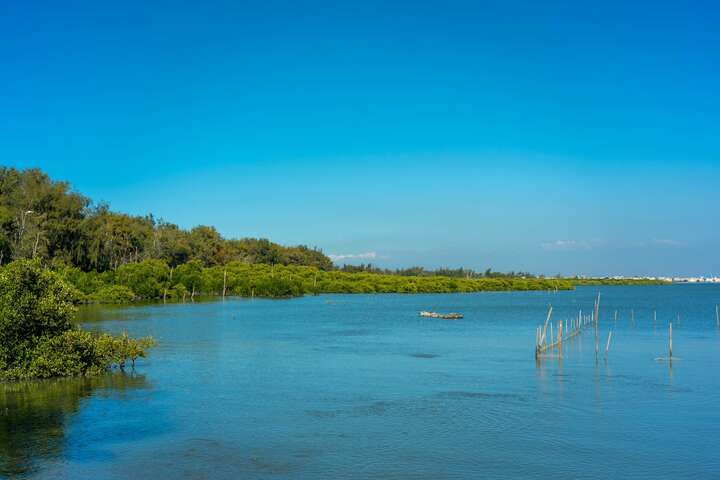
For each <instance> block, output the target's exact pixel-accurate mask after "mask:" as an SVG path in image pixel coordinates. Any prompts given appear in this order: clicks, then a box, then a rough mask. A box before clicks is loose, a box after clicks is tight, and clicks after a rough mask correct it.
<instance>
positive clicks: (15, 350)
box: [0, 260, 154, 380]
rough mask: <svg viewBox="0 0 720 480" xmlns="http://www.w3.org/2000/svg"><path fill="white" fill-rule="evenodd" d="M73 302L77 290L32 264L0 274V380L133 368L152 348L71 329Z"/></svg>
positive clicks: (19, 264)
mask: <svg viewBox="0 0 720 480" xmlns="http://www.w3.org/2000/svg"><path fill="white" fill-rule="evenodd" d="M77 300H78V296H77V290H76V289H75V288H73V287H72V286H71V285H69V284H67V283H66V282H65V281H63V280H62V279H61V278H60V276H59V275H58V274H56V273H54V272H52V271H50V270H48V269H45V268H43V267H41V266H40V264H39V262H38V261H32V260H19V261H16V262H13V263H11V264H9V265H7V266H5V267H3V268H2V269H0V380H14V379H24V378H49V377H62V376H79V375H97V374H100V373H102V372H105V371H107V370H108V369H110V368H111V367H113V366H117V367H119V368H121V369H122V368H124V367H125V365H126V363H127V362H130V363H132V364H133V365H134V364H135V360H136V359H137V358H140V357H144V356H145V354H146V350H147V349H148V348H149V347H151V346H152V345H153V343H154V342H153V340H152V339H151V338H144V339H139V340H136V339H132V338H130V337H128V335H127V334H123V335H122V336H119V337H115V336H112V335H108V334H93V333H90V332H87V331H84V330H81V329H79V328H77V327H76V326H75V325H74V324H73V323H72V319H73V315H74V314H75V303H76V302H77Z"/></svg>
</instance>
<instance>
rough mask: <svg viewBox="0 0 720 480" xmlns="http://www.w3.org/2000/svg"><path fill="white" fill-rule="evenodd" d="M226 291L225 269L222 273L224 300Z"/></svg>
mask: <svg viewBox="0 0 720 480" xmlns="http://www.w3.org/2000/svg"><path fill="white" fill-rule="evenodd" d="M226 289H227V269H226V270H225V271H224V272H223V298H225V291H226Z"/></svg>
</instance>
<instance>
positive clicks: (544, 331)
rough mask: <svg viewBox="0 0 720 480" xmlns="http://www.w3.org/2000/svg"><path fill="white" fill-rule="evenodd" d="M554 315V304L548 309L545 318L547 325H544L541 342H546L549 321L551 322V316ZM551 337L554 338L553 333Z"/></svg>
mask: <svg viewBox="0 0 720 480" xmlns="http://www.w3.org/2000/svg"><path fill="white" fill-rule="evenodd" d="M551 315H552V305H550V308H549V309H548V313H547V317H546V318H545V326H544V327H543V332H542V338H541V339H540V343H545V338H546V337H545V335H546V334H547V328H548V323H550V316H551ZM550 338H552V335H550Z"/></svg>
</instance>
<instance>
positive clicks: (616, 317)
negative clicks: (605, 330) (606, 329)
mask: <svg viewBox="0 0 720 480" xmlns="http://www.w3.org/2000/svg"><path fill="white" fill-rule="evenodd" d="M615 323H617V310H615Z"/></svg>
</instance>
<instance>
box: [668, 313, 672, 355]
mask: <svg viewBox="0 0 720 480" xmlns="http://www.w3.org/2000/svg"><path fill="white" fill-rule="evenodd" d="M668 359H670V360H672V322H670V329H669V330H668Z"/></svg>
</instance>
